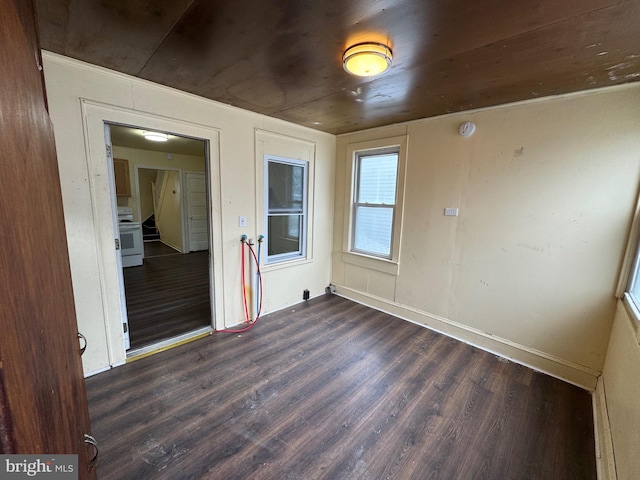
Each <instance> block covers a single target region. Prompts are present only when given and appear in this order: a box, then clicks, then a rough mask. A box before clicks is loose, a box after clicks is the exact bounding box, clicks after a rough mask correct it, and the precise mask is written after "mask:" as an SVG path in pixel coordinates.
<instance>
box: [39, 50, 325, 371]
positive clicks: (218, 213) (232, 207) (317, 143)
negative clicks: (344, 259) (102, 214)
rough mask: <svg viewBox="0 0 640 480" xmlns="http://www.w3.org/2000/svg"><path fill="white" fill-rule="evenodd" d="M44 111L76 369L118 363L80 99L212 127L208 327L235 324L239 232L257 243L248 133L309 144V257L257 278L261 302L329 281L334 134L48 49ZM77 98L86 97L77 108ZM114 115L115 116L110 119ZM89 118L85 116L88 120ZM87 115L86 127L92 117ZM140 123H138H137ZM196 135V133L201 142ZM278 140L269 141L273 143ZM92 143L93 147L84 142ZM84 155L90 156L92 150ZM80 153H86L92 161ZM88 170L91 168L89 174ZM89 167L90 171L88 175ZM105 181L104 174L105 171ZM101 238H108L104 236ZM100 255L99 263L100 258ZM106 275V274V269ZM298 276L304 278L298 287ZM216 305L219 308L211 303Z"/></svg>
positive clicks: (297, 295) (104, 242)
mask: <svg viewBox="0 0 640 480" xmlns="http://www.w3.org/2000/svg"><path fill="white" fill-rule="evenodd" d="M43 57H44V58H43V61H44V72H45V81H46V87H47V95H48V100H49V109H50V114H51V118H52V120H53V123H54V130H55V136H56V145H57V151H58V159H59V165H60V176H61V184H62V194H63V204H64V211H65V218H66V226H67V236H68V241H69V254H70V262H71V271H72V279H73V284H74V293H75V301H76V310H77V316H78V324H79V329H80V331H81V332H82V333H83V334H85V336H86V337H87V339H88V342H89V347H88V349H87V351H86V353H85V354H84V356H83V362H84V368H85V373H87V374H90V373H93V372H97V371H100V370H102V369H105V368H109V366H111V365H117V364H120V363H122V362H123V361H124V360H125V352H124V348H123V347H122V334H121V333H120V326H119V324H118V321H119V319H118V318H115V316H113V318H112V316H111V315H110V314H109V312H112V311H113V310H114V308H113V306H114V302H113V295H114V294H115V293H117V292H114V291H113V288H111V287H110V286H109V285H111V283H112V282H111V283H109V282H107V283H106V284H105V278H107V277H108V275H105V272H101V271H100V269H101V268H106V269H107V270H109V271H110V270H113V269H114V268H115V267H114V264H113V261H112V259H113V258H114V254H113V253H111V252H108V251H106V250H108V247H105V246H108V245H109V244H110V240H109V238H104V237H105V232H107V233H109V228H105V229H101V228H98V227H96V225H99V224H100V222H103V223H104V222H105V221H106V220H105V219H102V218H94V217H95V214H94V212H95V211H96V209H95V208H94V207H95V205H96V204H98V203H101V202H103V201H104V198H105V195H108V194H109V193H108V190H107V189H106V188H104V185H105V183H104V181H103V179H101V178H99V177H100V176H101V174H99V173H95V172H99V171H101V170H100V169H101V168H102V166H103V164H106V163H105V162H106V161H105V160H104V158H103V157H104V152H99V150H100V148H97V149H96V142H95V141H94V140H91V139H90V137H92V135H93V138H94V139H95V135H94V134H92V133H91V129H92V128H93V129H94V130H95V125H93V126H92V125H87V124H86V123H85V124H83V105H84V104H85V103H86V101H89V102H91V104H92V105H98V106H99V108H97V107H96V108H94V109H93V111H95V112H99V111H102V110H104V109H114V112H116V113H117V114H118V115H119V116H122V115H127V114H129V113H131V112H133V113H135V114H136V115H141V116H146V117H148V118H150V119H151V122H152V123H153V124H154V125H148V126H149V127H153V126H155V125H157V124H160V123H162V124H165V125H166V124H167V122H168V123H169V124H175V128H176V129H178V130H180V131H184V132H187V133H188V132H190V131H211V132H213V133H212V134H211V138H212V139H214V138H215V139H219V143H217V144H215V145H213V144H212V148H214V149H215V151H214V152H212V161H215V162H217V163H216V164H215V165H211V167H212V168H213V169H214V170H215V173H216V175H219V177H217V176H216V175H212V178H213V181H214V182H215V185H212V188H215V190H216V191H212V196H213V197H214V199H215V200H216V201H215V202H214V207H213V211H212V216H213V217H212V218H215V219H219V221H217V222H216V223H217V224H216V225H212V228H213V229H214V233H215V235H214V242H218V243H217V244H215V243H214V250H215V253H214V255H218V256H219V257H217V258H218V259H219V260H217V261H216V264H214V271H215V272H214V273H215V275H216V284H215V286H214V287H215V288H214V294H215V295H217V297H216V298H218V297H221V300H220V301H217V304H216V305H215V307H216V309H217V310H218V315H217V316H216V322H217V328H222V327H224V326H230V325H234V324H237V323H238V322H241V321H242V320H243V309H242V300H241V289H240V271H239V269H240V236H241V235H242V234H247V235H249V236H250V237H256V236H257V235H258V234H261V233H263V232H262V231H258V228H257V225H258V217H260V216H261V215H262V214H261V212H259V211H258V207H257V205H258V201H259V200H260V199H261V195H262V194H263V193H262V185H260V184H258V183H257V182H256V178H257V176H258V175H261V172H259V171H257V169H258V168H259V167H258V165H260V162H257V161H256V132H257V131H258V130H260V131H265V132H273V133H275V134H277V136H276V138H280V139H283V140H282V143H283V144H284V145H285V147H284V149H285V150H286V144H287V142H286V141H285V140H286V139H287V138H291V139H296V140H302V141H304V142H306V143H308V144H311V145H313V147H314V148H313V152H314V162H315V177H314V184H313V185H312V187H313V191H314V200H315V205H314V216H313V224H312V225H311V226H310V231H312V232H313V235H314V240H315V242H314V249H313V258H310V259H309V261H308V262H305V263H304V264H295V265H293V266H291V267H289V268H286V267H285V268H281V269H278V270H275V271H272V272H265V275H264V282H265V294H264V295H265V304H266V305H268V309H269V310H276V309H279V308H283V307H285V306H287V305H288V304H291V303H294V302H297V301H299V300H301V296H302V290H301V287H300V285H302V284H304V285H305V288H308V289H309V290H310V291H311V295H312V296H313V295H318V294H321V293H323V291H324V288H325V287H326V285H327V284H328V282H329V278H330V256H331V235H332V233H331V231H332V215H333V203H332V202H333V184H334V178H333V175H334V162H335V137H334V136H332V135H329V134H325V133H322V132H318V131H315V130H311V129H307V128H304V127H300V126H297V125H293V124H290V123H286V122H282V121H279V120H275V119H272V118H268V117H265V116H262V115H257V114H253V113H250V112H246V111H243V110H240V109H237V108H232V107H228V106H225V105H222V104H219V103H216V102H212V101H208V100H205V99H202V98H198V97H195V96H193V95H188V94H185V93H182V92H179V91H176V90H173V89H169V88H166V87H162V86H159V85H155V84H152V83H149V82H145V81H141V80H138V79H135V78H132V77H128V76H126V75H121V74H119V73H116V72H112V71H109V70H105V69H102V68H97V67H93V66H90V65H88V64H84V63H82V62H78V61H75V60H71V59H68V58H65V57H61V56H59V55H55V54H52V53H49V52H43ZM83 100H84V101H85V102H84V103H83ZM114 115H115V114H114ZM87 118H89V116H87V117H84V120H87ZM94 120H95V119H94V118H93V117H91V118H90V119H89V120H87V121H94ZM141 126H143V127H144V125H141ZM201 138H202V137H201ZM275 141H276V142H278V140H275ZM92 142H93V143H92ZM92 149H93V150H92ZM87 152H92V153H91V157H93V160H92V159H90V158H89V154H88V153H87ZM96 166H97V168H96ZM94 170H95V171H94ZM104 172H105V173H104V174H105V175H106V168H105V169H104ZM240 215H244V216H247V218H248V227H247V228H240V227H239V226H238V216H240ZM106 236H107V237H108V235H106ZM105 258H106V259H107V260H106V261H105ZM106 273H107V274H108V273H109V272H108V271H107V272H106ZM301 280H304V282H303V283H302V281H301ZM220 304H222V305H220Z"/></svg>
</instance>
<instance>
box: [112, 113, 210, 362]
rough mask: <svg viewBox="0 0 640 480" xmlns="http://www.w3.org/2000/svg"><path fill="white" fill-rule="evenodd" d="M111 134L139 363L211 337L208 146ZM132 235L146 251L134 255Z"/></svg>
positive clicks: (131, 132)
mask: <svg viewBox="0 0 640 480" xmlns="http://www.w3.org/2000/svg"><path fill="white" fill-rule="evenodd" d="M108 127H109V136H110V139H111V146H112V149H111V153H112V156H113V165H114V180H115V181H114V184H115V192H114V193H115V201H116V204H117V205H116V206H117V211H118V222H119V227H120V238H121V245H122V248H121V249H120V252H121V257H122V265H123V267H122V270H121V272H122V282H123V293H124V299H123V301H122V305H123V310H125V311H124V312H123V317H124V318H126V324H127V325H126V329H127V333H128V335H129V347H130V348H129V349H128V352H127V356H133V355H136V354H139V353H144V352H146V351H149V350H153V349H154V348H156V347H158V346H162V345H163V344H165V343H172V342H173V341H176V340H181V339H183V338H185V337H188V336H192V335H198V334H200V333H204V332H207V331H210V330H211V327H212V313H211V312H212V305H211V294H210V292H211V279H210V274H209V272H210V255H209V245H210V241H209V239H210V233H209V225H208V219H207V211H208V198H209V195H208V192H207V188H206V185H208V182H207V163H208V162H207V143H206V142H205V141H204V140H200V139H194V138H188V137H184V136H179V135H173V134H163V135H164V137H166V140H165V141H163V142H154V141H149V140H148V139H146V138H145V136H144V133H145V130H143V129H141V128H136V127H130V126H123V125H115V124H108ZM156 133H157V132H156ZM130 231H134V232H136V235H137V236H138V240H139V242H140V245H141V248H139V249H138V250H135V251H130V250H128V249H127V244H125V234H124V233H123V232H130ZM133 243H135V242H133ZM130 255H131V256H134V255H139V256H140V257H139V258H138V257H134V259H133V260H131V258H130Z"/></svg>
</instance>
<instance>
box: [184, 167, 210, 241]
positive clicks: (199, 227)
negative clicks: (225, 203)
mask: <svg viewBox="0 0 640 480" xmlns="http://www.w3.org/2000/svg"><path fill="white" fill-rule="evenodd" d="M186 197H187V218H188V219H189V221H188V223H187V225H188V230H189V251H190V252H197V251H199V250H207V249H208V248H209V234H208V233H209V226H208V224H207V184H206V177H205V174H204V173H189V172H187V174H186Z"/></svg>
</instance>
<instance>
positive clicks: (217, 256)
mask: <svg viewBox="0 0 640 480" xmlns="http://www.w3.org/2000/svg"><path fill="white" fill-rule="evenodd" d="M80 102H81V109H82V119H83V126H84V131H85V142H86V152H87V163H88V172H89V180H90V185H91V189H90V190H91V195H92V203H93V204H92V211H93V222H94V226H95V229H96V232H97V234H98V236H99V240H98V252H99V254H98V264H99V265H98V268H99V271H100V279H101V296H102V300H103V303H104V305H105V306H104V308H103V310H104V318H105V324H106V329H107V331H108V332H107V350H108V355H109V363H110V364H111V365H112V366H115V365H116V364H121V362H122V360H124V359H125V358H126V352H125V350H124V347H123V346H121V345H120V344H121V343H122V341H121V340H122V333H121V330H122V327H121V326H120V324H121V323H122V322H121V317H122V311H121V308H120V306H119V302H117V304H116V302H115V298H114V297H115V296H116V294H117V292H118V291H119V288H118V287H117V275H118V273H117V269H116V267H115V265H116V260H115V256H116V253H115V249H114V248H113V244H112V242H113V238H114V236H113V235H114V227H113V225H112V222H110V221H106V220H105V218H109V217H110V215H109V214H110V213H111V216H112V215H113V212H112V208H113V207H112V206H111V205H110V204H109V206H108V207H107V204H106V201H107V200H106V198H103V197H104V195H105V193H106V192H108V191H109V186H108V185H107V182H106V180H105V178H106V177H108V173H109V168H108V166H107V165H106V164H105V161H104V158H105V157H106V152H105V147H104V133H103V130H102V126H103V124H104V123H114V124H119V125H133V126H143V127H146V128H149V129H157V130H160V131H171V132H175V133H179V134H181V135H184V136H188V137H192V138H198V139H203V140H207V141H208V149H207V153H208V161H207V164H206V172H207V173H208V189H209V192H211V196H210V198H209V217H210V218H209V219H210V238H209V248H210V252H211V258H212V262H211V263H210V279H211V282H210V284H211V289H212V295H211V299H212V303H213V308H212V312H211V313H212V325H213V327H214V328H215V327H216V326H217V325H216V323H217V322H219V323H220V324H222V322H223V318H224V282H223V281H222V280H223V279H222V268H223V265H222V253H221V249H220V248H213V246H214V245H216V246H221V245H222V218H221V210H222V209H221V205H222V199H221V197H220V191H221V189H220V151H219V148H220V147H219V144H220V139H219V130H218V129H215V128H212V127H209V126H204V125H200V124H195V123H192V122H186V121H183V120H179V119H174V118H168V117H165V116H160V115H155V114H150V113H146V112H141V111H136V110H130V109H127V108H123V107H119V106H114V105H108V104H104V103H101V102H95V101H92V100H87V99H80ZM116 320H117V322H116ZM116 325H117V327H116ZM220 327H222V325H220ZM118 329H119V330H120V331H118ZM109 333H110V335H109Z"/></svg>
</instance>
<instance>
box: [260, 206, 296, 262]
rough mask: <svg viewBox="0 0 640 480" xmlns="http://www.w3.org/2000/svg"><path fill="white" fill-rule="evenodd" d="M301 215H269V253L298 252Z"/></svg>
mask: <svg viewBox="0 0 640 480" xmlns="http://www.w3.org/2000/svg"><path fill="white" fill-rule="evenodd" d="M301 223H302V215H275V216H271V215H270V216H269V226H268V232H269V238H268V239H267V246H268V253H269V255H280V254H282V253H298V252H300V231H301Z"/></svg>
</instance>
